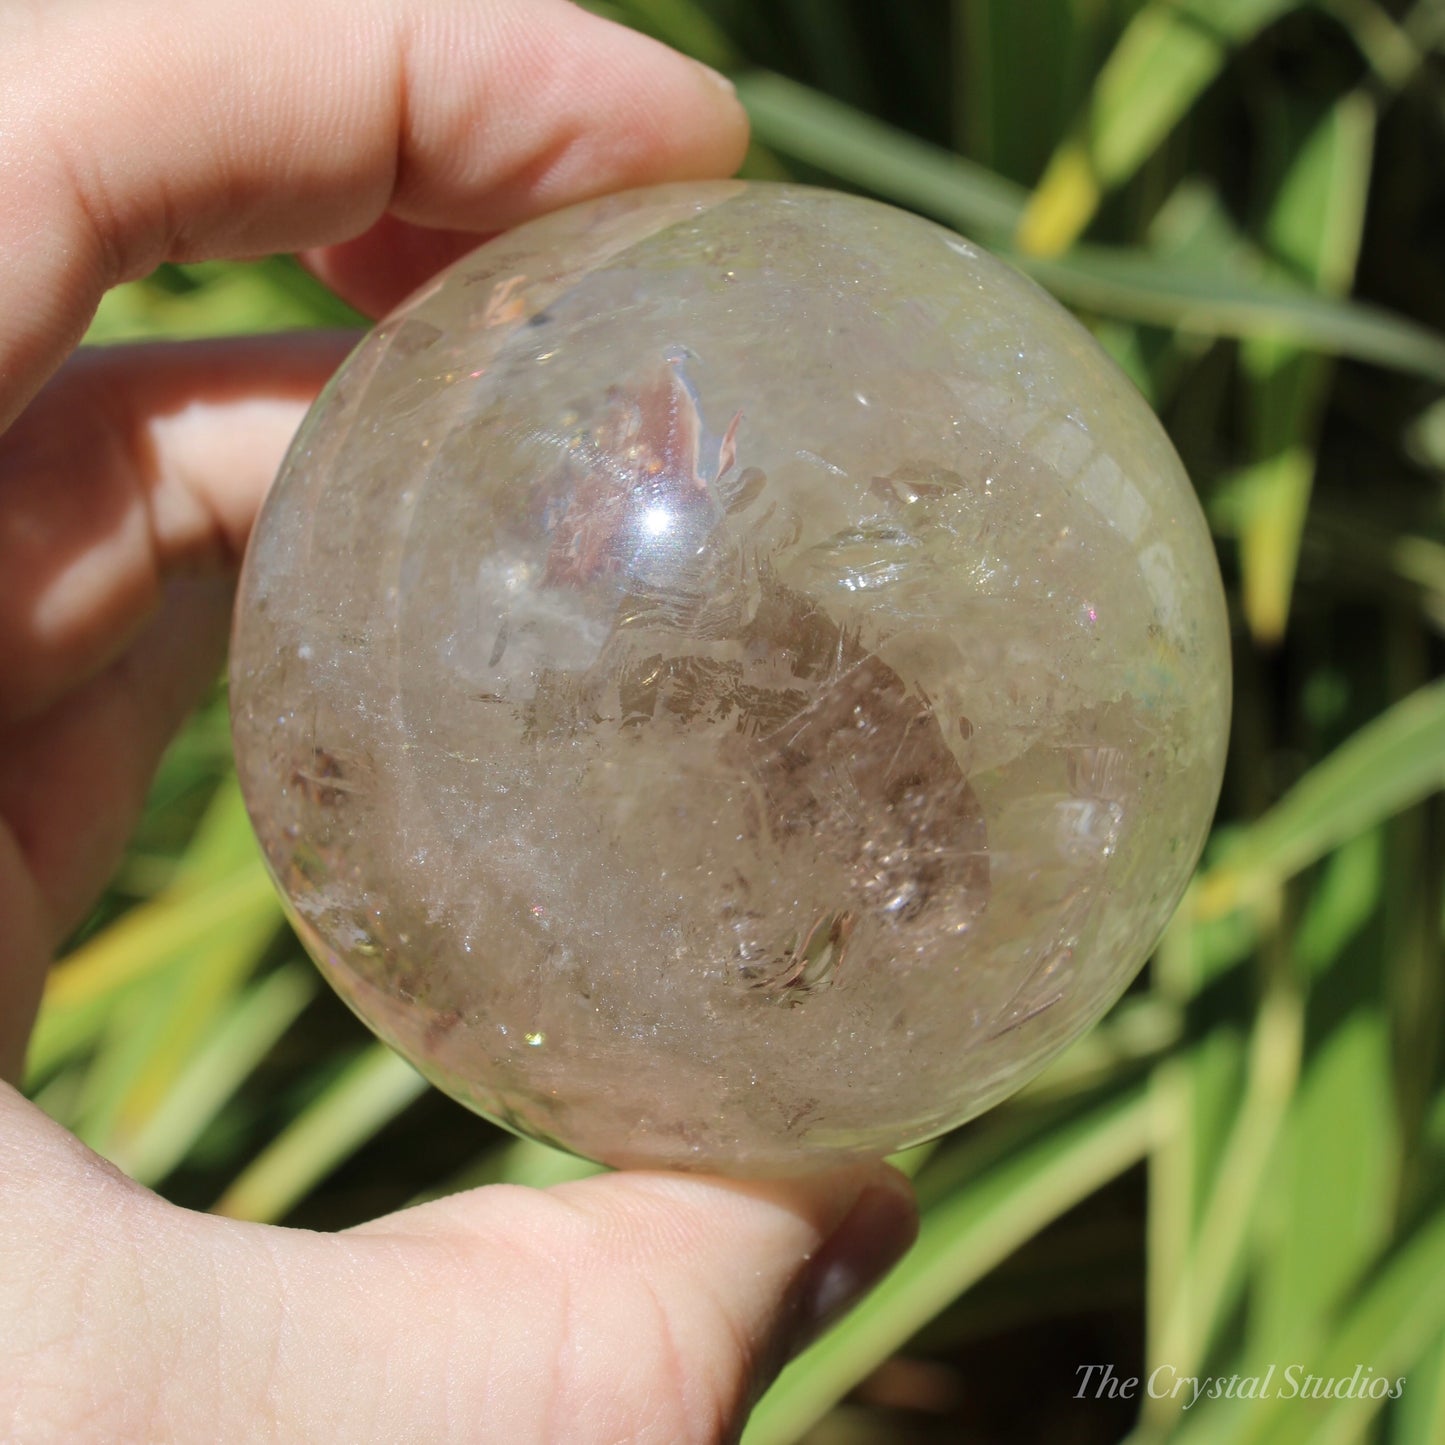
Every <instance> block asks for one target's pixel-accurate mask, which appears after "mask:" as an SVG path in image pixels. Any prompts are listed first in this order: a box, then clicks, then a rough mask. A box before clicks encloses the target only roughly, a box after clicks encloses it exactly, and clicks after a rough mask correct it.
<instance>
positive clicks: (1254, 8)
mask: <svg viewBox="0 0 1445 1445" xmlns="http://www.w3.org/2000/svg"><path fill="white" fill-rule="evenodd" d="M1299 3H1300V0H1154V3H1152V4H1149V5H1145V6H1144V8H1143V9H1141V10H1140V11H1139V12H1138V13H1137V14H1136V15H1135V16H1134V18H1133V19H1132V20H1131V21H1130V23H1129V25H1128V26H1127V27H1126V28H1125V30H1124V33H1123V35H1121V36H1120V38H1119V43H1118V44H1117V45H1116V46H1115V48H1114V51H1113V53H1112V54H1111V55H1110V56H1109V58H1108V60H1107V61H1106V62H1105V63H1104V67H1103V69H1102V70H1101V71H1100V72H1099V77H1098V79H1097V81H1096V82H1095V84H1094V91H1093V94H1092V96H1091V97H1090V100H1089V103H1088V106H1087V107H1086V109H1085V111H1084V114H1083V116H1082V117H1081V118H1080V119H1079V121H1078V122H1077V124H1076V125H1075V126H1074V127H1073V129H1072V130H1071V132H1070V134H1069V136H1068V137H1067V138H1066V139H1065V140H1064V141H1063V142H1062V143H1061V144H1060V146H1059V148H1058V150H1056V151H1055V153H1054V155H1053V158H1052V159H1051V160H1050V162H1049V165H1048V169H1047V170H1046V171H1045V172H1044V177H1043V179H1042V180H1041V181H1040V182H1039V187H1038V190H1037V191H1036V192H1035V193H1034V196H1033V198H1032V199H1031V200H1030V202H1029V205H1028V210H1027V212H1026V214H1025V215H1024V217H1023V220H1022V222H1021V224H1020V227H1019V244H1020V246H1021V247H1022V249H1023V250H1024V251H1026V252H1028V253H1030V254H1033V255H1038V256H1056V255H1058V254H1060V253H1061V252H1063V251H1066V250H1067V249H1068V248H1069V247H1070V246H1071V245H1072V244H1073V243H1074V241H1075V240H1076V239H1077V238H1078V237H1079V235H1080V234H1081V233H1082V232H1083V230H1084V228H1085V227H1086V226H1087V225H1088V224H1089V222H1090V221H1091V220H1092V219H1093V217H1094V213H1095V212H1096V211H1097V210H1098V208H1099V203H1100V202H1101V201H1102V200H1103V198H1104V196H1105V195H1106V194H1107V193H1108V192H1109V191H1111V190H1113V189H1114V188H1115V187H1117V186H1119V185H1121V184H1122V183H1123V182H1124V181H1126V180H1127V179H1128V178H1129V177H1130V176H1132V175H1133V174H1134V172H1135V171H1136V170H1137V169H1138V168H1139V165H1140V163H1141V162H1142V161H1143V160H1144V159H1145V158H1146V157H1147V156H1148V155H1150V154H1151V152H1153V151H1154V149H1155V148H1156V147H1157V146H1158V145H1159V143H1160V142H1161V141H1162V140H1163V139H1164V137H1165V136H1166V135H1167V134H1168V133H1169V132H1170V131H1171V130H1172V129H1173V128H1174V126H1175V125H1176V124H1178V122H1179V120H1180V119H1181V118H1182V117H1183V116H1184V115H1185V114H1186V112H1187V111H1188V110H1189V108H1190V106H1192V105H1193V104H1194V102H1195V101H1196V100H1197V99H1198V98H1199V96H1200V95H1201V94H1202V92H1203V91H1204V89H1205V87H1206V86H1207V85H1209V83H1210V82H1211V81H1213V80H1214V78H1215V77H1216V76H1217V75H1218V74H1219V72H1220V71H1221V70H1222V69H1223V67H1224V64H1225V61H1226V60H1227V59H1228V57H1229V52H1230V50H1231V49H1232V48H1233V47H1235V46H1238V45H1241V44H1243V43H1244V42H1245V41H1247V40H1249V39H1250V38H1252V37H1253V36H1254V35H1255V34H1257V33H1258V32H1259V31H1261V30H1263V29H1264V27H1265V26H1267V25H1269V24H1270V23H1272V22H1273V21H1274V20H1277V19H1278V18H1279V17H1280V16H1281V15H1283V14H1284V13H1286V12H1287V11H1289V10H1292V9H1294V8H1295V7H1296V5H1298V4H1299Z"/></svg>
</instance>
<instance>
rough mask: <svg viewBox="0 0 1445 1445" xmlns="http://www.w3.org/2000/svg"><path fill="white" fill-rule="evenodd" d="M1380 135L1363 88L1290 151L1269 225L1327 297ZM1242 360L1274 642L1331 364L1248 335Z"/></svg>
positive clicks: (1349, 240) (1254, 573)
mask: <svg viewBox="0 0 1445 1445" xmlns="http://www.w3.org/2000/svg"><path fill="white" fill-rule="evenodd" d="M1280 129H1286V127H1285V126H1284V125H1283V124H1281V126H1280ZM1374 137H1375V107H1374V103H1373V102H1372V101H1371V100H1370V98H1369V97H1368V96H1366V95H1365V94H1364V93H1363V92H1358V91H1356V92H1352V93H1350V94H1348V95H1346V96H1344V97H1343V98H1342V99H1341V100H1340V101H1338V102H1337V103H1336V104H1335V105H1333V106H1331V107H1330V108H1329V109H1328V110H1327V111H1326V112H1325V113H1324V115H1323V116H1321V117H1320V118H1319V119H1318V121H1317V122H1316V123H1315V124H1314V125H1313V127H1312V128H1311V129H1310V130H1309V132H1308V133H1307V134H1306V135H1305V136H1304V138H1303V140H1302V142H1301V143H1300V144H1298V145H1296V146H1292V147H1291V148H1290V153H1289V161H1288V164H1287V166H1286V169H1285V173H1284V176H1283V179H1282V181H1281V183H1280V186H1279V190H1278V192H1277V194H1276V196H1275V198H1274V202H1273V205H1272V206H1271V208H1270V213H1269V216H1268V219H1267V222H1266V234H1267V240H1268V242H1269V245H1270V248H1271V250H1272V251H1273V252H1274V254H1275V255H1276V256H1277V257H1279V259H1280V261H1281V262H1282V263H1283V264H1285V265H1287V266H1289V267H1290V268H1291V269H1292V270H1293V271H1295V272H1296V273H1298V274H1299V275H1301V276H1303V277H1304V278H1305V279H1306V280H1307V281H1308V282H1309V283H1310V284H1311V285H1313V286H1315V287H1316V288H1317V289H1318V290H1320V291H1322V292H1324V293H1326V294H1329V295H1338V294H1340V293H1342V292H1345V291H1347V290H1348V289H1349V287H1350V284H1351V283H1352V281H1353V279H1354V274H1355V263H1356V260H1357V258H1358V256H1359V251H1360V241H1361V238H1362V236H1363V234H1364V225H1365V204H1366V200H1367V197H1368V193H1369V184H1370V166H1371V159H1372V156H1373V152H1374ZM1241 360H1242V361H1243V364H1244V368H1245V370H1246V372H1247V373H1248V374H1249V376H1250V378H1251V380H1252V382H1253V385H1252V386H1251V388H1250V391H1249V399H1250V403H1251V410H1252V413H1253V418H1252V419H1253V422H1254V428H1253V431H1254V437H1253V447H1252V450H1253V452H1254V454H1255V456H1254V460H1252V461H1251V462H1250V463H1249V464H1248V465H1247V466H1246V467H1245V468H1244V469H1243V471H1241V472H1240V473H1239V474H1238V475H1237V476H1236V478H1235V489H1236V490H1237V492H1238V493H1239V494H1240V498H1241V505H1240V513H1241V518H1242V525H1241V529H1240V531H1241V535H1240V550H1239V561H1240V571H1241V573H1242V588H1243V601H1244V615H1245V620H1246V621H1247V622H1248V623H1249V626H1250V630H1251V631H1252V632H1253V633H1254V635H1255V638H1256V639H1257V640H1258V641H1260V642H1262V643H1266V644H1272V643H1276V642H1278V641H1279V640H1280V638H1282V637H1283V636H1284V631H1285V625H1286V622H1287V620H1288V617H1289V605H1290V594H1291V592H1292V591H1293V589H1294V578H1295V571H1296V569H1297V567H1298V564H1299V549H1300V541H1301V538H1302V537H1303V535H1304V527H1305V517H1306V513H1307V511H1308V508H1309V497H1310V492H1311V490H1312V488H1313V486H1314V471H1315V449H1316V446H1317V444H1318V435H1319V429H1320V424H1321V418H1322V415H1323V410H1324V402H1325V398H1326V396H1327V395H1328V392H1329V386H1330V379H1331V371H1330V368H1329V366H1328V365H1327V364H1326V363H1325V362H1324V361H1323V360H1322V359H1321V358H1320V357H1318V356H1311V355H1308V354H1303V353H1300V352H1299V351H1297V350H1295V349H1294V348H1293V347H1290V346H1283V345H1280V344H1278V343H1274V342H1269V341H1260V340H1254V341H1250V342H1247V343H1246V344H1245V346H1244V349H1243V351H1242V353H1241Z"/></svg>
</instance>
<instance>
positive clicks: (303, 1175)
mask: <svg viewBox="0 0 1445 1445" xmlns="http://www.w3.org/2000/svg"><path fill="white" fill-rule="evenodd" d="M426 1089H427V1082H426V1080H425V1079H423V1078H422V1076H421V1075H420V1074H418V1073H417V1072H416V1071H415V1070H414V1069H413V1068H412V1067H411V1065H410V1064H408V1063H406V1062H405V1061H404V1060H403V1059H402V1058H401V1057H400V1055H398V1054H395V1053H393V1052H392V1051H391V1050H390V1049H388V1048H386V1047H385V1046H384V1045H382V1044H371V1045H369V1046H368V1047H367V1048H366V1049H364V1050H363V1051H362V1053H361V1054H360V1055H359V1056H358V1057H357V1058H356V1059H354V1060H353V1061H352V1062H351V1063H350V1064H349V1065H347V1067H346V1068H345V1069H344V1070H343V1071H342V1072H341V1074H340V1075H338V1076H337V1077H336V1078H335V1079H333V1080H332V1081H331V1083H330V1084H329V1085H328V1086H327V1087H326V1088H325V1089H323V1090H322V1091H321V1093H320V1094H319V1095H318V1096H317V1097H316V1098H315V1099H313V1100H312V1102H311V1103H310V1104H309V1105H308V1106H307V1107H306V1108H305V1109H303V1110H302V1111H301V1113H299V1114H298V1115H297V1116H296V1117H295V1118H294V1119H293V1120H292V1121H291V1122H290V1123H289V1124H288V1125H287V1126H286V1128H285V1129H283V1130H282V1131H281V1133H280V1134H278V1135H277V1136H276V1138H275V1139H273V1140H272V1141H271V1143H270V1144H269V1145H267V1146H266V1148H265V1149H263V1150H262V1151H261V1153H260V1154H258V1155H257V1156H256V1158H255V1159H253V1160H252V1161H251V1163H250V1164H249V1165H247V1167H246V1168H245V1169H244V1170H243V1171H242V1172H241V1174H240V1175H239V1176H238V1177H237V1178H236V1179H235V1180H234V1181H233V1182H232V1184H231V1186H230V1188H228V1189H227V1190H226V1192H225V1193H224V1194H223V1195H222V1196H221V1197H220V1199H218V1200H217V1201H216V1203H215V1204H214V1205H213V1206H212V1209H213V1212H214V1213H216V1214H224V1215H227V1216H228V1217H229V1218H231V1219H253V1220H261V1221H264V1222H272V1221H275V1220H277V1219H281V1218H282V1217H283V1216H285V1215H286V1214H287V1213H289V1212H290V1211H291V1210H292V1209H293V1208H294V1207H295V1206H296V1205H297V1204H299V1203H300V1202H301V1200H303V1199H304V1198H305V1197H306V1196H307V1195H308V1194H309V1193H310V1192H311V1190H312V1189H314V1188H315V1187H316V1185H317V1184H319V1183H320V1182H321V1181H322V1180H323V1179H325V1178H326V1176H327V1175H328V1174H330V1173H331V1171H332V1170H333V1169H335V1168H336V1167H337V1166H338V1165H340V1164H342V1163H343V1162H345V1160H347V1159H349V1158H350V1157H351V1155H352V1154H354V1153H355V1152H356V1151H357V1150H358V1149H360V1148H361V1147H362V1145H364V1144H366V1143H367V1142H368V1141H369V1140H370V1139H372V1138H373V1137H374V1136H375V1135H376V1134H377V1133H378V1132H379V1131H380V1130H381V1129H382V1128H383V1127H385V1125H387V1124H389V1123H390V1122H391V1121H392V1120H393V1119H394V1118H396V1116H397V1115H398V1114H400V1113H401V1111H402V1110H403V1109H405V1108H406V1107H407V1106H408V1105H409V1104H411V1103H412V1102H413V1101H414V1100H416V1099H418V1098H419V1097H420V1096H421V1095H422V1094H423V1093H425V1092H426Z"/></svg>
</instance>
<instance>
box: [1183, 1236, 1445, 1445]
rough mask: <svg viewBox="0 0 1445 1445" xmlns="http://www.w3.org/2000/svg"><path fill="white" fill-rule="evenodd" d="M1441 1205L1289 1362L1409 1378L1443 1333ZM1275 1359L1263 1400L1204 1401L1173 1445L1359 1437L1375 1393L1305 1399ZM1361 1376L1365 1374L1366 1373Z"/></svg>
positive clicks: (1329, 1372)
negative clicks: (1300, 1356) (1323, 1332)
mask: <svg viewBox="0 0 1445 1445" xmlns="http://www.w3.org/2000/svg"><path fill="white" fill-rule="evenodd" d="M1442 1278H1445V1209H1439V1210H1437V1211H1436V1212H1435V1213H1434V1214H1432V1215H1430V1216H1428V1217H1427V1218H1426V1219H1424V1220H1423V1221H1422V1223H1421V1225H1420V1227H1419V1228H1418V1229H1416V1230H1415V1231H1414V1233H1412V1234H1410V1235H1408V1236H1407V1237H1406V1238H1405V1239H1404V1241H1403V1242H1402V1243H1401V1244H1400V1245H1399V1246H1398V1247H1397V1248H1396V1249H1395V1250H1394V1251H1393V1253H1392V1254H1391V1255H1390V1257H1389V1258H1388V1260H1387V1261H1386V1262H1385V1263H1384V1264H1383V1266H1382V1267H1381V1268H1380V1269H1379V1270H1378V1271H1377V1272H1376V1273H1375V1275H1374V1277H1373V1279H1372V1280H1371V1282H1370V1283H1369V1285H1368V1286H1367V1287H1366V1288H1365V1289H1364V1290H1363V1291H1362V1292H1361V1293H1360V1295H1359V1297H1358V1298H1357V1299H1356V1300H1355V1302H1354V1303H1353V1304H1352V1305H1351V1306H1350V1307H1349V1309H1348V1310H1347V1311H1346V1312H1345V1313H1344V1315H1343V1316H1342V1318H1341V1319H1340V1320H1339V1322H1338V1323H1337V1324H1336V1325H1335V1326H1334V1327H1333V1329H1331V1330H1330V1331H1329V1333H1328V1335H1327V1336H1326V1337H1325V1338H1323V1339H1321V1340H1320V1341H1318V1342H1317V1343H1316V1345H1315V1347H1314V1348H1313V1349H1311V1350H1310V1351H1309V1354H1308V1356H1307V1359H1306V1360H1305V1361H1303V1362H1301V1364H1300V1365H1296V1368H1297V1369H1298V1374H1299V1378H1300V1379H1301V1380H1302V1379H1303V1378H1304V1376H1305V1374H1306V1373H1308V1374H1311V1375H1314V1376H1315V1377H1317V1378H1319V1379H1321V1380H1338V1381H1341V1382H1348V1381H1349V1380H1350V1379H1351V1378H1352V1376H1354V1375H1355V1372H1356V1369H1357V1367H1358V1368H1359V1369H1360V1370H1361V1373H1362V1374H1363V1372H1364V1370H1366V1369H1368V1370H1370V1371H1373V1372H1374V1374H1375V1375H1376V1376H1383V1377H1385V1378H1387V1379H1390V1380H1391V1381H1394V1380H1396V1379H1399V1378H1400V1377H1403V1378H1404V1386H1403V1388H1404V1390H1406V1391H1408V1390H1409V1388H1410V1385H1411V1380H1412V1376H1413V1374H1414V1371H1415V1368H1416V1366H1417V1365H1418V1364H1420V1363H1421V1362H1422V1361H1424V1360H1427V1359H1430V1358H1431V1357H1432V1354H1433V1352H1434V1351H1436V1350H1438V1348H1439V1340H1440V1338H1441V1335H1442V1332H1445V1289H1440V1288H1438V1287H1436V1286H1437V1285H1438V1281H1439V1280H1441V1279H1442ZM1290 1363H1293V1362H1283V1361H1282V1362H1279V1368H1278V1369H1277V1372H1276V1374H1277V1378H1276V1379H1275V1381H1274V1382H1273V1383H1274V1386H1275V1388H1274V1392H1273V1394H1272V1395H1271V1397H1270V1398H1268V1399H1260V1400H1243V1401H1241V1400H1228V1399H1221V1400H1218V1401H1208V1402H1206V1403H1205V1404H1204V1405H1202V1406H1200V1407H1199V1408H1198V1409H1197V1410H1195V1411H1191V1412H1190V1414H1189V1416H1188V1417H1186V1418H1185V1421H1184V1423H1183V1425H1182V1427H1181V1428H1180V1429H1179V1430H1178V1432H1177V1433H1176V1434H1175V1435H1174V1436H1172V1437H1171V1442H1172V1445H1205V1442H1215V1441H1218V1442H1220V1445H1226V1442H1227V1445H1346V1442H1349V1441H1354V1440H1358V1439H1360V1438H1361V1432H1362V1431H1364V1430H1365V1429H1366V1428H1367V1427H1368V1425H1369V1423H1370V1420H1371V1417H1372V1416H1373V1415H1374V1414H1375V1412H1376V1411H1378V1410H1379V1408H1380V1406H1381V1404H1382V1403H1383V1400H1382V1399H1372V1398H1369V1397H1368V1396H1367V1397H1366V1398H1363V1399H1362V1398H1359V1397H1358V1395H1346V1394H1343V1393H1339V1394H1337V1395H1335V1396H1333V1397H1331V1398H1318V1399H1309V1400H1304V1399H1301V1398H1299V1397H1298V1392H1295V1393H1294V1394H1291V1393H1290V1388H1289V1383H1288V1380H1287V1378H1286V1376H1285V1369H1286V1366H1287V1365H1288V1364H1290ZM1365 1378H1366V1379H1368V1378H1369V1376H1365Z"/></svg>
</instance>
